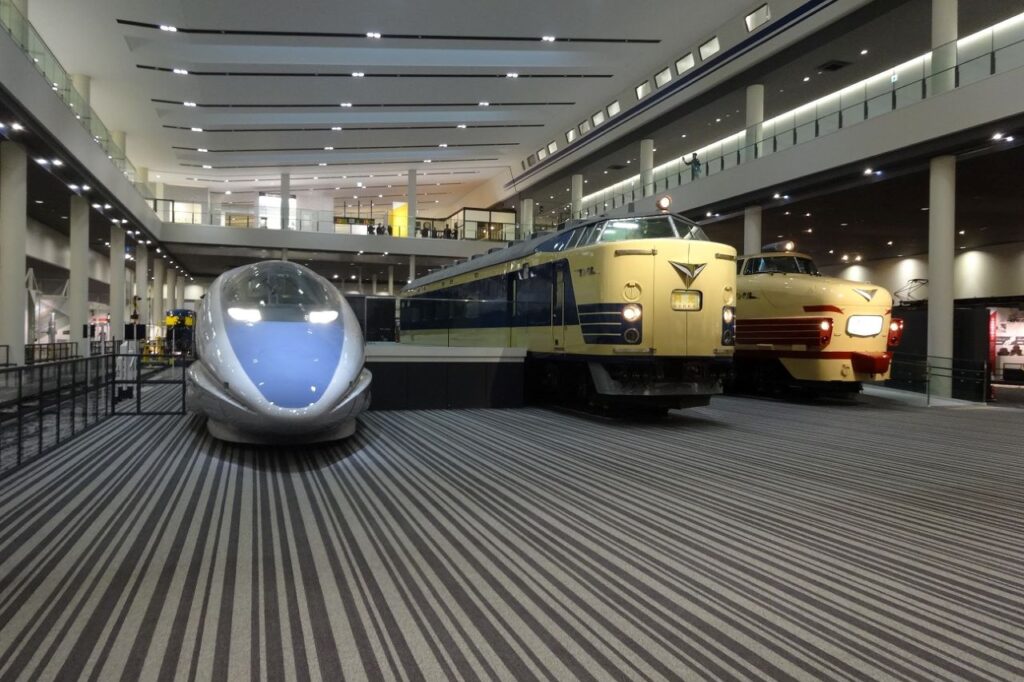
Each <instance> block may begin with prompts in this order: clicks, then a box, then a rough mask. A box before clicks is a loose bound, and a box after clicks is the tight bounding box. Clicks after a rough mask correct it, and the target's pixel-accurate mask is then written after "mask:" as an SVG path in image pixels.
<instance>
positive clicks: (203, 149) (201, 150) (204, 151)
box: [196, 147, 210, 154]
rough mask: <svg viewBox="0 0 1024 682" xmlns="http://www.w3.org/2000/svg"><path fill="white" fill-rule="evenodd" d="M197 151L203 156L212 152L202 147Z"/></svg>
mask: <svg viewBox="0 0 1024 682" xmlns="http://www.w3.org/2000/svg"><path fill="white" fill-rule="evenodd" d="M196 151H197V152H200V153H203V154H205V153H206V152H208V151H210V150H209V149H207V148H205V147H200V148H199V149H197V150H196Z"/></svg>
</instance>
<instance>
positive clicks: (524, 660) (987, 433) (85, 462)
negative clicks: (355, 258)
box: [0, 398, 1024, 680]
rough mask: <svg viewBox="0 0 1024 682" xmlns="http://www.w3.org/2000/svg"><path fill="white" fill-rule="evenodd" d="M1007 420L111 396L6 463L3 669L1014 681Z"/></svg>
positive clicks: (1021, 583) (1014, 475)
mask: <svg viewBox="0 0 1024 682" xmlns="http://www.w3.org/2000/svg"><path fill="white" fill-rule="evenodd" d="M1022 460H1024V453H1022V446H1021V422H1020V413H1019V412H1016V411H1009V410H1005V411H1003V410H995V409H979V408H959V409H954V408H944V409H931V410H925V409H914V408H907V407H902V406H898V405H885V404H881V403H879V401H877V400H875V401H873V402H872V401H867V400H866V399H865V402H862V403H861V404H859V405H834V406H820V405H799V404H786V403H776V402H770V401H763V400H751V399H741V398H721V399H716V400H715V401H714V402H713V404H712V406H711V407H709V408H703V409H696V410H689V411H686V412H683V413H679V414H678V415H674V416H673V417H671V418H669V419H668V420H666V421H663V422H656V423H647V424H636V423H632V424H630V423H622V422H615V421H607V420H602V419H599V418H595V417H588V416H583V415H578V414H573V413H568V412H566V413H559V412H554V411H548V410H541V409H527V410H518V411H482V410H476V411H474V410H470V411H451V412H441V411H439V412H394V413H387V412H383V413H371V414H369V415H367V416H366V417H365V418H364V419H363V420H362V423H361V427H360V429H359V431H358V432H357V435H356V436H355V437H354V438H353V439H352V440H350V441H348V442H347V443H344V444H340V445H334V446H330V447H324V448H313V449H304V450H295V451H285V450H282V449H265V450H258V451H253V450H250V449H245V448H239V447H233V446H226V445H224V444H221V443H218V442H216V441H211V440H210V439H209V437H208V436H207V435H206V433H205V431H204V429H203V428H202V426H201V423H200V422H199V421H198V420H196V419H195V418H191V417H115V418H112V419H110V420H108V421H107V422H105V423H103V424H101V425H99V426H98V427H96V428H94V429H92V430H91V431H89V432H87V433H86V434H84V435H83V436H81V437H80V438H79V439H77V440H76V441H73V442H72V443H71V444H70V445H67V446H64V447H62V448H60V449H58V450H56V451H55V452H54V453H52V454H50V455H47V456H46V457H44V458H43V459H42V460H40V461H38V462H36V463H33V464H31V465H28V466H26V467H24V468H22V469H20V470H19V471H17V472H16V473H15V474H13V475H11V476H9V477H8V478H6V479H4V480H2V481H0V678H3V679H74V678H83V679H85V678H87V679H95V680H113V679H124V680H134V679H165V680H171V679H203V680H206V679H254V680H255V679H267V680H282V679H322V680H339V679H349V680H359V679H370V680H393V679H411V680H439V679H448V678H455V679H518V680H531V679H542V680H569V679H629V680H647V679H687V680H695V679H708V680H730V679H772V680H787V679H806V680H811V679H813V680H846V679H851V680H862V679H896V680H961V679H977V680H1011V679H1018V680H1019V679H1020V676H1021V675H1024V664H1022V656H1024V643H1022V637H1024V578H1022V573H1021V566H1022V563H1021V562H1022V559H1024V537H1022V518H1024V502H1022V486H1024V474H1022Z"/></svg>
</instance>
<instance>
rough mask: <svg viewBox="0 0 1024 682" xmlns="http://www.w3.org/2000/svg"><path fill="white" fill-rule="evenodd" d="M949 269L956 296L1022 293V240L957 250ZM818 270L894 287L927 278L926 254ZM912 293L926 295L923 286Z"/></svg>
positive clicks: (1023, 282)
mask: <svg viewBox="0 0 1024 682" xmlns="http://www.w3.org/2000/svg"><path fill="white" fill-rule="evenodd" d="M953 270H954V282H953V296H954V297H955V298H957V299H966V298H990V297H995V296H1024V242H1016V243H1012V244H1000V245H997V246H987V247H983V248H978V249H968V250H964V251H961V252H959V253H958V254H957V255H956V257H955V259H954V261H953ZM822 273H823V274H826V275H831V276H833V277H842V278H844V279H852V280H856V281H858V282H870V283H872V284H878V285H880V286H883V287H885V288H886V289H888V290H889V291H896V290H897V289H899V288H900V287H902V286H904V285H905V284H906V283H907V282H908V281H909V280H911V279H927V278H928V256H927V255H921V256H911V257H909V258H887V259H885V260H878V261H871V262H868V263H857V264H856V265H841V266H830V267H826V268H822ZM914 297H915V298H916V299H919V300H923V299H926V298H928V288H927V286H925V287H923V288H921V289H919V290H918V291H917V292H915V296H914Z"/></svg>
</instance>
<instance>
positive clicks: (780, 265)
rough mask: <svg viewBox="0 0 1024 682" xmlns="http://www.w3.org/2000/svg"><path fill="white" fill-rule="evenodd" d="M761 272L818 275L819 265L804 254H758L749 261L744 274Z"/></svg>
mask: <svg viewBox="0 0 1024 682" xmlns="http://www.w3.org/2000/svg"><path fill="white" fill-rule="evenodd" d="M761 272H779V273H783V274H787V275H817V274H819V273H818V267H817V266H816V265H815V264H814V261H812V260H811V259H810V258H804V257H802V256H758V257H756V258H751V259H750V260H749V261H747V265H746V266H745V267H744V268H743V274H744V275H756V274H758V273H761Z"/></svg>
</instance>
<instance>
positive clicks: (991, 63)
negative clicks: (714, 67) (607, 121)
mask: <svg viewBox="0 0 1024 682" xmlns="http://www.w3.org/2000/svg"><path fill="white" fill-rule="evenodd" d="M1022 66H1024V14H1020V15H1018V16H1015V17H1013V18H1011V19H1008V20H1006V21H1003V22H1001V23H999V24H996V25H995V26H992V27H990V28H987V29H985V30H982V31H979V32H978V33H975V34H973V35H970V36H968V37H966V38H961V39H960V40H957V41H955V42H952V43H948V44H946V45H942V46H940V47H938V48H936V49H935V50H933V51H931V52H929V53H927V54H924V55H922V56H920V57H917V58H915V59H912V60H910V61H908V62H905V63H903V64H900V65H899V66H896V67H893V68H892V69H889V70H887V71H884V72H882V73H879V74H876V75H874V76H872V77H871V78H868V79H865V80H863V81H860V82H859V83H854V84H853V85H850V86H848V87H846V88H844V89H842V90H839V91H838V92H834V93H832V94H830V95H827V96H825V97H822V98H820V99H817V100H815V101H813V102H809V103H808V104H805V105H803V106H801V107H798V108H797V109H794V110H792V111H788V112H786V113H784V114H782V115H780V116H776V117H775V118H772V119H770V120H768V121H764V122H763V123H760V124H758V125H755V126H751V127H749V128H746V129H745V130H741V131H739V132H736V133H734V134H732V135H730V136H728V137H726V138H723V139H721V140H718V141H717V142H714V143H712V144H710V145H707V146H705V147H702V148H700V149H695V150H692V151H690V152H687V153H686V154H684V155H683V156H681V157H678V158H676V159H673V160H671V161H669V162H667V163H664V164H661V165H660V166H657V167H655V168H654V175H653V181H652V182H650V183H648V184H647V186H646V191H644V190H645V188H644V186H643V185H642V183H641V178H640V176H639V175H634V176H633V177H631V178H629V179H627V180H623V181H621V182H619V183H616V184H614V185H611V186H609V187H605V188H603V189H601V190H599V191H597V192H595V193H593V194H590V195H587V196H585V197H583V202H582V217H590V216H599V215H601V214H603V213H605V212H607V211H609V210H611V209H615V208H619V207H621V206H623V205H626V204H629V203H631V202H633V201H636V200H638V199H641V198H642V197H644V196H650V195H652V194H656V193H657V192H664V191H668V190H670V189H673V188H675V187H679V186H681V185H687V184H690V183H693V182H698V181H700V180H701V179H702V178H706V177H709V176H711V175H717V174H718V173H721V172H723V171H726V170H729V169H730V168H734V167H736V166H741V165H743V164H746V163H750V162H751V161H755V160H757V159H761V158H764V157H767V156H771V155H772V154H775V153H778V152H781V151H784V150H786V149H789V148H790V147H794V146H797V145H800V144H803V143H806V142H810V141H811V140H816V139H818V138H819V137H824V136H826V135H831V134H832V133H835V132H838V131H840V130H843V129H845V128H849V127H850V126H854V125H858V124H860V123H863V122H864V121H867V120H870V119H873V118H877V117H879V116H882V115H884V114H888V113H890V112H893V111H896V110H897V109H902V108H904V107H908V106H912V105H914V104H916V103H918V102H922V101H924V100H926V99H929V98H931V97H934V96H936V95H939V94H942V93H945V92H949V91H951V90H955V89H956V88H960V87H963V86H965V85H969V84H971V83H976V82H978V81H981V80H984V79H986V78H990V77H992V76H995V75H998V74H1002V73H1006V72H1007V71H1011V70H1013V69H1017V68H1020V67H1022Z"/></svg>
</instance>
